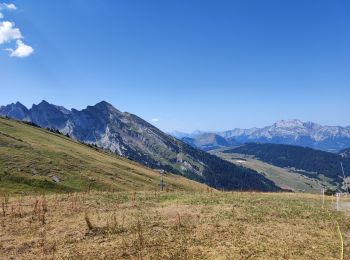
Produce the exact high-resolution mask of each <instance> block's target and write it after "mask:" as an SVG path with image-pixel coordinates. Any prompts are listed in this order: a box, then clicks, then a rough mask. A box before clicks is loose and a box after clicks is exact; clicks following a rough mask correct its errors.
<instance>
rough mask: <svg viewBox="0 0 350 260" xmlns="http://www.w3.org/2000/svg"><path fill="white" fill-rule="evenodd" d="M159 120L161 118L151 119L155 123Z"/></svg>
mask: <svg viewBox="0 0 350 260" xmlns="http://www.w3.org/2000/svg"><path fill="white" fill-rule="evenodd" d="M159 120H160V119H159V118H152V120H151V121H152V122H153V123H157V122H159Z"/></svg>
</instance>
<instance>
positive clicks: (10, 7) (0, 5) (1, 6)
mask: <svg viewBox="0 0 350 260" xmlns="http://www.w3.org/2000/svg"><path fill="white" fill-rule="evenodd" d="M0 10H17V7H16V6H15V5H14V4H6V3H0Z"/></svg>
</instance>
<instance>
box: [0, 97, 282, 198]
mask: <svg viewBox="0 0 350 260" xmlns="http://www.w3.org/2000/svg"><path fill="white" fill-rule="evenodd" d="M0 114H3V115H5V116H9V117H15V118H16V119H19V120H25V121H30V122H33V123H35V124H37V125H39V126H41V127H44V128H46V127H49V128H54V129H58V130H59V131H60V132H62V133H64V134H68V135H69V136H70V137H72V138H73V139H75V140H79V141H81V142H85V143H90V144H94V145H97V146H98V147H101V148H103V149H106V150H109V151H111V152H113V153H116V154H118V155H120V156H123V157H125V158H128V159H131V160H133V161H137V162H139V163H141V164H143V165H145V166H148V167H150V168H153V169H163V170H165V171H168V172H171V173H176V174H179V175H182V176H185V177H187V178H189V179H193V180H197V181H200V182H203V183H206V184H208V185H210V186H212V187H215V188H218V189H228V190H259V191H277V190H279V189H278V188H277V187H276V186H275V185H274V183H273V182H271V181H270V180H268V179H266V178H265V177H264V176H262V175H259V174H258V173H257V172H255V171H253V170H251V169H247V168H244V167H240V166H236V165H234V164H231V163H229V162H226V161H224V160H222V159H220V158H218V157H216V156H213V155H210V154H208V153H205V152H203V151H201V150H199V149H196V148H193V147H192V146H190V145H188V144H186V143H184V142H182V141H180V140H178V139H176V138H174V137H172V136H170V135H168V134H166V133H164V132H162V131H161V130H159V129H158V128H156V127H154V126H153V125H151V124H150V123H148V122H146V121H145V120H143V119H141V118H139V117H138V116H136V115H133V114H130V113H127V112H121V111H119V110H118V109H116V108H115V107H113V106H112V105H111V104H109V103H107V102H105V101H102V102H100V103H97V104H96V105H94V106H88V107H87V108H86V109H83V110H76V109H72V110H68V109H65V108H63V107H61V106H56V105H53V104H49V103H48V102H46V101H42V102H41V103H40V104H38V105H33V106H32V108H31V109H26V108H25V107H24V106H23V105H21V104H20V103H16V104H11V105H8V106H5V107H2V108H1V109H0Z"/></svg>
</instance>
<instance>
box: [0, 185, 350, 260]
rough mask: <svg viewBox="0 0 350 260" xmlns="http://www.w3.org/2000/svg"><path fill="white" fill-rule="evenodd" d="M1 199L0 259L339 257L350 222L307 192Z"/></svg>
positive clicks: (104, 194)
mask: <svg viewBox="0 0 350 260" xmlns="http://www.w3.org/2000/svg"><path fill="white" fill-rule="evenodd" d="M5 197H6V196H5ZM2 201H3V202H5V201H6V203H4V207H5V215H3V214H1V225H0V259H339V254H340V244H339V237H338V235H337V232H336V227H335V225H334V220H335V219H336V220H338V222H339V223H340V225H341V229H342V231H343V232H344V234H345V233H346V232H348V231H349V230H348V229H349V226H350V219H349V217H347V216H346V215H345V214H342V213H339V212H335V211H333V210H330V208H331V198H327V200H326V206H327V208H328V209H329V211H328V210H323V209H322V198H321V197H320V196H316V195H308V194H290V193H289V194H288V193H282V194H270V193H239V192H234V193H228V192H227V193H223V192H212V193H210V192H209V193H208V192H203V193H187V192H168V193H166V192H164V193H160V192H136V193H134V192H123V193H109V192H91V193H75V194H61V195H47V196H26V197H9V198H8V197H7V199H4V196H3V197H2ZM349 256H350V254H349V251H348V248H347V251H346V257H348V258H349ZM346 257H345V259H348V258H346Z"/></svg>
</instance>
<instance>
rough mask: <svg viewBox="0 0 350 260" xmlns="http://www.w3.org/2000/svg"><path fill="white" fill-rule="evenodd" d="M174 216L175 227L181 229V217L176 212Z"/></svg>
mask: <svg viewBox="0 0 350 260" xmlns="http://www.w3.org/2000/svg"><path fill="white" fill-rule="evenodd" d="M176 216H177V226H178V228H181V226H182V224H181V215H180V213H179V212H176Z"/></svg>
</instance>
